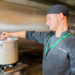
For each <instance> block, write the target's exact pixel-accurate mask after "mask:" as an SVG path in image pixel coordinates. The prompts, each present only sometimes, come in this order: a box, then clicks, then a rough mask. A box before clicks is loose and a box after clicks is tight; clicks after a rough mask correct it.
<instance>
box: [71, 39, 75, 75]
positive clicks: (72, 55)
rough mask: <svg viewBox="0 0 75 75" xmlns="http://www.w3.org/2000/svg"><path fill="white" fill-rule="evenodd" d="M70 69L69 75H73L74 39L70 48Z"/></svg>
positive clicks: (74, 70)
mask: <svg viewBox="0 0 75 75" xmlns="http://www.w3.org/2000/svg"><path fill="white" fill-rule="evenodd" d="M70 68H71V74H70V75H75V39H74V40H73V43H72V46H71V52H70Z"/></svg>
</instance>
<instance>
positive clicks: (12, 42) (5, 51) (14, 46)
mask: <svg viewBox="0 0 75 75" xmlns="http://www.w3.org/2000/svg"><path fill="white" fill-rule="evenodd" d="M17 61H18V39H17V38H7V40H0V65H6V64H12V63H15V62H17Z"/></svg>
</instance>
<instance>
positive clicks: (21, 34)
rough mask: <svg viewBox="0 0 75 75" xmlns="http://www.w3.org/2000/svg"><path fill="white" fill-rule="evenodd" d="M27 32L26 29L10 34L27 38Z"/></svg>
mask: <svg viewBox="0 0 75 75" xmlns="http://www.w3.org/2000/svg"><path fill="white" fill-rule="evenodd" d="M25 34H26V31H19V32H13V33H10V36H13V37H20V38H25Z"/></svg>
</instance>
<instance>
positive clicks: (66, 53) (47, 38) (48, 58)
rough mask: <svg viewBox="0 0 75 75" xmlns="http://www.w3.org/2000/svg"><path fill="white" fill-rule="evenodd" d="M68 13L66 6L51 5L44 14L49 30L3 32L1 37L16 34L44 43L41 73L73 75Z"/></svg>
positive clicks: (73, 44)
mask: <svg viewBox="0 0 75 75" xmlns="http://www.w3.org/2000/svg"><path fill="white" fill-rule="evenodd" d="M68 13H69V10H68V8H67V7H66V6H64V5H60V4H58V5H52V6H50V7H49V9H48V11H47V15H46V17H47V22H46V25H47V26H49V27H50V31H49V32H35V31H20V32H13V33H9V32H3V33H2V34H1V39H6V37H9V36H14V37H15V36H16V37H22V38H26V39H28V40H36V41H37V42H39V43H41V44H44V50H43V62H42V69H43V75H75V37H74V36H73V35H71V33H70V32H69V30H68V23H67V21H68ZM3 34H5V36H3Z"/></svg>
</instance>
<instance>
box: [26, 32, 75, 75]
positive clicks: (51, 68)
mask: <svg viewBox="0 0 75 75" xmlns="http://www.w3.org/2000/svg"><path fill="white" fill-rule="evenodd" d="M68 32H69V31H65V32H63V33H62V34H61V37H62V36H64V35H65V34H67V33H68ZM53 34H54V32H52V31H50V32H35V31H26V35H25V37H26V39H28V40H36V41H37V42H39V43H41V44H44V51H43V64H42V69H43V75H75V37H74V36H73V35H70V36H68V37H67V38H65V39H63V40H62V41H60V42H59V43H58V44H57V45H56V46H55V47H54V48H52V49H51V50H50V51H49V52H48V54H47V56H46V55H45V51H46V46H47V43H48V40H49V38H51V41H50V43H49V47H50V46H51V45H52V44H53V43H55V42H56V41H57V40H58V39H59V38H61V37H55V36H54V37H51V36H52V35H53Z"/></svg>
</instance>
